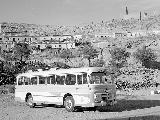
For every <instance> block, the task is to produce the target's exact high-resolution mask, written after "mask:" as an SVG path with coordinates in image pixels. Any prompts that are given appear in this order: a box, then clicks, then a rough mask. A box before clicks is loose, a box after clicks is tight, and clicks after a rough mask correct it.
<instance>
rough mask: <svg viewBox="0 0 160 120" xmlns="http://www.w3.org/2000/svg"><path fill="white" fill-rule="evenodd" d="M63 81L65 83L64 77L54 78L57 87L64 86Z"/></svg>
mask: <svg viewBox="0 0 160 120" xmlns="http://www.w3.org/2000/svg"><path fill="white" fill-rule="evenodd" d="M64 81H65V76H59V75H57V76H56V82H57V84H58V85H64Z"/></svg>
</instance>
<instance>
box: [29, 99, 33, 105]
mask: <svg viewBox="0 0 160 120" xmlns="http://www.w3.org/2000/svg"><path fill="white" fill-rule="evenodd" d="M28 104H29V105H30V106H31V105H32V104H33V99H32V98H29V99H28Z"/></svg>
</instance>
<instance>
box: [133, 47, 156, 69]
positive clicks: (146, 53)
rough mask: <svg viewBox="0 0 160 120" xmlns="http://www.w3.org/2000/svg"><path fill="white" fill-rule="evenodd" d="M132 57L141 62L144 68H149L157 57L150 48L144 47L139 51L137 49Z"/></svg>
mask: <svg viewBox="0 0 160 120" xmlns="http://www.w3.org/2000/svg"><path fill="white" fill-rule="evenodd" d="M133 55H134V57H135V58H136V59H137V60H139V61H140V62H142V65H144V66H145V67H148V66H151V64H152V63H154V62H155V61H156V59H157V55H156V54H155V53H154V51H153V50H152V49H150V48H148V49H147V47H146V46H143V47H142V48H141V49H137V51H136V52H135V53H134V54H133Z"/></svg>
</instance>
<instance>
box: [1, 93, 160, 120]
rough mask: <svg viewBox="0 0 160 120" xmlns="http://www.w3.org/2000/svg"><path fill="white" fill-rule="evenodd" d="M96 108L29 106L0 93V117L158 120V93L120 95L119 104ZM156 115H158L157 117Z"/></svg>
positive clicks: (3, 119) (7, 119) (20, 119)
mask: <svg viewBox="0 0 160 120" xmlns="http://www.w3.org/2000/svg"><path fill="white" fill-rule="evenodd" d="M99 110H100V112H99V111H93V110H92V109H84V110H83V111H79V112H67V111H66V110H65V109H64V108H63V107H59V108H57V107H55V106H53V105H51V106H46V107H41V106H38V107H37V108H29V107H28V106H26V104H25V103H20V102H15V101H14V97H13V95H0V120H91V119H93V120H105V119H107V120H111V119H112V120H114V119H118V120H123V119H124V120H135V116H147V117H138V118H136V120H137V119H138V120H143V119H142V118H144V120H146V119H147V120H150V119H151V118H153V117H154V120H158V119H160V95H153V96H143V97H137V96H123V95H122V96H119V97H118V103H117V105H116V106H114V107H112V108H101V109H99ZM158 115H159V116H158Z"/></svg>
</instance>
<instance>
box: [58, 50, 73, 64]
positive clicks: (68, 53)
mask: <svg viewBox="0 0 160 120" xmlns="http://www.w3.org/2000/svg"><path fill="white" fill-rule="evenodd" d="M60 57H61V58H64V59H65V61H66V62H67V61H70V58H72V57H73V55H72V52H71V50H70V49H62V50H61V51H60Z"/></svg>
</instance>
